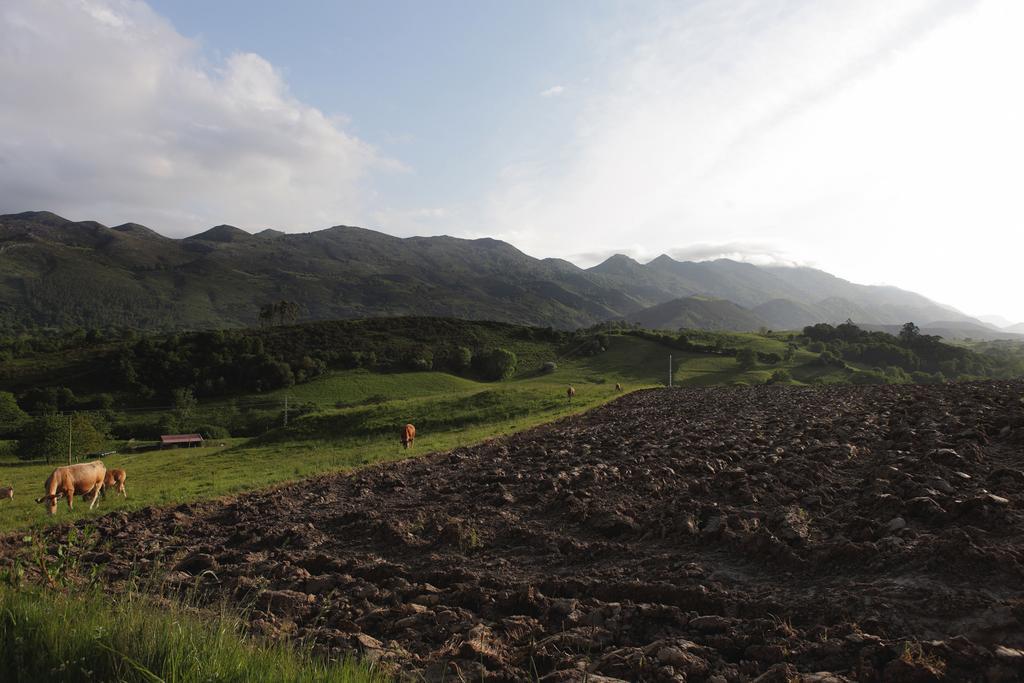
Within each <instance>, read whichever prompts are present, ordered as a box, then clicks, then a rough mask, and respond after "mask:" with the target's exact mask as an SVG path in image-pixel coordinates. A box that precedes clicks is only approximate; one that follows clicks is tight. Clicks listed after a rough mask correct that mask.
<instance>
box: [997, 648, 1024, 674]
mask: <svg viewBox="0 0 1024 683" xmlns="http://www.w3.org/2000/svg"><path fill="white" fill-rule="evenodd" d="M993 654H995V656H996V659H998V660H1000V661H1003V662H1007V663H1009V664H1020V665H1021V669H1020V671H1021V672H1022V673H1024V650H1018V649H1016V648H1012V647H1005V646H1003V645H996V649H995V651H994V652H993Z"/></svg>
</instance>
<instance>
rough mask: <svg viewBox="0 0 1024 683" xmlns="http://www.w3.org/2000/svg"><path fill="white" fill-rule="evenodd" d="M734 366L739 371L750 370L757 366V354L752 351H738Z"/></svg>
mask: <svg viewBox="0 0 1024 683" xmlns="http://www.w3.org/2000/svg"><path fill="white" fill-rule="evenodd" d="M736 364H737V365H739V366H740V370H752V369H754V367H755V366H757V352H756V351H754V350H753V349H740V350H739V351H737V352H736Z"/></svg>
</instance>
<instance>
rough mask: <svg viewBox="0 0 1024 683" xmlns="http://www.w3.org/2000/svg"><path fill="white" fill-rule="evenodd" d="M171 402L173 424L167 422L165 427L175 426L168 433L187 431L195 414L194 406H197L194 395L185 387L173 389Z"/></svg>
mask: <svg viewBox="0 0 1024 683" xmlns="http://www.w3.org/2000/svg"><path fill="white" fill-rule="evenodd" d="M171 401H172V403H173V405H174V409H173V411H172V419H173V422H168V423H166V424H167V426H174V425H176V426H174V427H173V429H170V430H169V431H172V432H176V431H178V430H183V429H188V426H189V424H190V422H191V420H192V415H193V414H194V413H195V410H196V406H197V405H199V402H198V401H197V400H196V396H195V394H194V393H192V390H191V389H188V388H186V387H182V388H181V389H175V390H174V391H173V392H171Z"/></svg>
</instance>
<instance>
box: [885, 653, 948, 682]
mask: <svg viewBox="0 0 1024 683" xmlns="http://www.w3.org/2000/svg"><path fill="white" fill-rule="evenodd" d="M944 670H945V669H944V666H943V667H939V666H936V665H933V664H931V663H928V662H921V661H908V660H907V659H905V658H896V659H893V660H892V661H890V662H889V663H888V664H886V665H885V669H884V670H883V671H882V681H884V683H929V682H930V681H938V680H942V678H943V673H944Z"/></svg>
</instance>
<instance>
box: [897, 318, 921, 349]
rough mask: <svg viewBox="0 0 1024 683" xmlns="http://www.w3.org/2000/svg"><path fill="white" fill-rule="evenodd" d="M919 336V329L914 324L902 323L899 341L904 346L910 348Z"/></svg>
mask: <svg viewBox="0 0 1024 683" xmlns="http://www.w3.org/2000/svg"><path fill="white" fill-rule="evenodd" d="M920 336H921V328H920V327H918V326H917V325H915V324H914V323H904V324H903V328H902V329H901V330H900V341H901V342H903V345H904V346H912V345H913V344H914V342H915V341H917V340H918V338H919V337H920Z"/></svg>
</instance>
